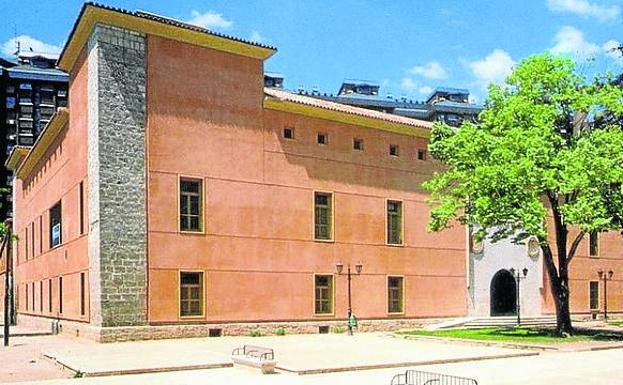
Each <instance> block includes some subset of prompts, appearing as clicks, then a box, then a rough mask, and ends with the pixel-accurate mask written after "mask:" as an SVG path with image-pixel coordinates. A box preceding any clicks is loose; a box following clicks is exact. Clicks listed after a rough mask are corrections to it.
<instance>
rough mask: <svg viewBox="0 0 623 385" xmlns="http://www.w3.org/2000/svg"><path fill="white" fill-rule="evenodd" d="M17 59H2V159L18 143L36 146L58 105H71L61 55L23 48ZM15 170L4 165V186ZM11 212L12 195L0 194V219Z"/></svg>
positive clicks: (1, 174)
mask: <svg viewBox="0 0 623 385" xmlns="http://www.w3.org/2000/svg"><path fill="white" fill-rule="evenodd" d="M16 56H17V60H16V61H15V62H13V61H10V60H5V59H0V100H2V105H1V106H0V132H1V133H2V134H1V135H0V148H2V151H1V152H0V161H1V162H2V164H4V163H5V162H6V159H7V156H8V154H9V153H10V152H11V150H12V149H13V147H14V146H16V145H18V146H32V145H33V143H34V142H35V140H36V139H37V137H38V136H39V133H40V132H41V130H43V127H44V126H45V125H46V124H47V122H49V121H50V118H51V117H52V115H53V114H54V111H56V109H57V108H58V107H64V106H66V105H67V81H68V76H67V74H66V73H64V72H62V71H59V70H58V69H56V68H55V63H56V59H58V55H51V54H46V53H38V52H31V51H19V52H18V53H17V55H16ZM12 179H13V177H12V175H11V173H10V172H9V171H8V170H7V169H5V168H4V167H2V168H0V188H9V187H10V185H11V183H12ZM10 216H11V196H10V195H6V194H3V195H2V196H1V197H0V220H4V219H6V218H7V217H10Z"/></svg>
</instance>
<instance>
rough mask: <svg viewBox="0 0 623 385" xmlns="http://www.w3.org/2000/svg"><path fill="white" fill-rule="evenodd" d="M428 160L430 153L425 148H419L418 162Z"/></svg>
mask: <svg viewBox="0 0 623 385" xmlns="http://www.w3.org/2000/svg"><path fill="white" fill-rule="evenodd" d="M427 158H428V151H426V149H425V148H418V150H417V160H421V161H426V160H427Z"/></svg>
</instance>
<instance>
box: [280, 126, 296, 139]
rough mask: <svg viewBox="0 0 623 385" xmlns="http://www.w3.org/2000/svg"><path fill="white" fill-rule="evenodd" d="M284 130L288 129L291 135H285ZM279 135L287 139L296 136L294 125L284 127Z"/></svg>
mask: <svg viewBox="0 0 623 385" xmlns="http://www.w3.org/2000/svg"><path fill="white" fill-rule="evenodd" d="M286 130H288V131H290V134H291V135H290V137H289V138H288V137H287V136H286ZM281 137H282V138H284V139H287V140H294V139H295V138H296V132H295V130H294V127H284V128H283V130H281Z"/></svg>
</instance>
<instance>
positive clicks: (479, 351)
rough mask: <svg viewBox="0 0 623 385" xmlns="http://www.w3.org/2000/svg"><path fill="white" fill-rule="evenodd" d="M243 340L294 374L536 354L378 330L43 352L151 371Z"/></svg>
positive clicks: (108, 369)
mask: <svg viewBox="0 0 623 385" xmlns="http://www.w3.org/2000/svg"><path fill="white" fill-rule="evenodd" d="M244 344H250V345H259V346H262V347H267V348H271V349H274V351H275V359H276V361H277V368H278V369H279V370H281V371H284V372H288V373H295V374H317V373H330V372H340V371H354V370H364V369H379V368H392V367H404V366H415V365H426V364H440V363H450V362H462V361H475V360H483V359H495V358H509V357H519V356H529V355H537V354H538V352H534V351H521V350H517V349H506V348H499V347H482V346H469V345H461V344H449V343H440V342H435V341H410V340H405V339H401V338H394V337H391V336H389V335H386V334H380V333H361V334H357V335H355V336H347V335H344V334H325V335H317V334H316V335H289V336H281V337H278V336H271V337H255V338H253V337H218V338H193V339H183V340H159V341H137V342H123V343H114V344H94V345H92V344H89V345H82V346H80V345H78V346H72V347H69V348H67V349H56V350H53V351H47V352H44V355H45V356H47V357H50V358H51V359H54V360H56V361H57V362H58V363H59V364H60V365H63V366H65V367H67V368H70V369H71V370H73V371H74V372H76V373H79V374H81V375H84V376H104V375H118V374H134V373H149V372H158V371H174V370H191V369H199V368H219V367H226V366H231V365H232V363H231V356H230V355H231V352H232V350H233V349H234V348H236V347H240V346H242V345H244Z"/></svg>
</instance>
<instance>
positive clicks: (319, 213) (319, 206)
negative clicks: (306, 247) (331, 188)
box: [314, 192, 333, 240]
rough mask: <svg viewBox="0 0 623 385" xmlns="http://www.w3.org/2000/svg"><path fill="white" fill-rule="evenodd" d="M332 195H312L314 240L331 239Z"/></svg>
mask: <svg viewBox="0 0 623 385" xmlns="http://www.w3.org/2000/svg"><path fill="white" fill-rule="evenodd" d="M332 211H333V194H331V193H320V192H316V193H314V227H315V229H314V238H315V239H321V240H331V239H332V237H333V234H332V233H333V231H332V230H333V229H332V227H333V212H332Z"/></svg>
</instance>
